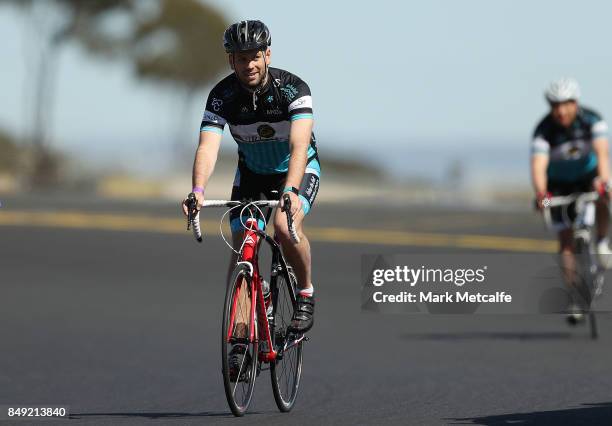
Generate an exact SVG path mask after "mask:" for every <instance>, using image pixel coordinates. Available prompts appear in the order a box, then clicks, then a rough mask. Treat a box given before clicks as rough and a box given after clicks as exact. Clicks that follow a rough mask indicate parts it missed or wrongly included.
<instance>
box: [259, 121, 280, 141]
mask: <svg viewBox="0 0 612 426" xmlns="http://www.w3.org/2000/svg"><path fill="white" fill-rule="evenodd" d="M275 133H276V131H275V130H274V129H273V128H272V127H271V126H269V125H267V124H262V125H261V126H259V127H258V128H257V134H258V135H259V136H261V137H262V138H264V139H268V138H271V137H272V136H274V134H275Z"/></svg>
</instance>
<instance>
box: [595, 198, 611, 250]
mask: <svg viewBox="0 0 612 426" xmlns="http://www.w3.org/2000/svg"><path fill="white" fill-rule="evenodd" d="M595 220H596V222H597V240H601V239H603V238H605V237H607V236H608V229H609V227H610V209H609V208H608V200H607V199H605V198H602V199H599V200H598V201H597V204H596V209H595Z"/></svg>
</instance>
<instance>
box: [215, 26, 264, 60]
mask: <svg viewBox="0 0 612 426" xmlns="http://www.w3.org/2000/svg"><path fill="white" fill-rule="evenodd" d="M271 44H272V36H270V30H269V29H268V27H266V24H264V23H263V22H261V21H240V22H236V23H235V24H232V25H230V26H229V28H228V29H227V30H225V34H223V47H224V48H225V51H226V52H227V53H234V52H240V51H243V50H252V49H261V50H264V49H266V48H267V47H268V46H270V45H271Z"/></svg>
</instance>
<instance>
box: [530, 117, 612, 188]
mask: <svg viewBox="0 0 612 426" xmlns="http://www.w3.org/2000/svg"><path fill="white" fill-rule="evenodd" d="M607 131H608V125H607V124H606V122H605V121H604V120H603V119H602V117H601V116H600V115H599V114H598V113H596V112H595V111H593V110H591V109H588V108H584V107H581V108H579V109H578V114H577V115H576V119H575V120H574V122H573V123H572V124H571V125H570V127H569V128H565V127H563V126H561V125H559V124H558V123H557V122H556V121H555V120H554V119H553V117H552V115H551V114H548V115H547V116H546V117H544V119H542V121H540V123H539V124H538V126H537V127H536V129H535V132H534V135H533V141H532V144H531V152H532V155H541V154H544V155H548V156H549V163H548V170H547V174H548V179H549V180H550V181H554V182H575V181H580V180H581V179H582V178H584V177H585V176H587V175H588V174H589V173H592V172H593V170H595V169H596V168H597V156H596V155H595V152H594V151H593V141H594V140H595V139H597V138H601V137H606V136H607Z"/></svg>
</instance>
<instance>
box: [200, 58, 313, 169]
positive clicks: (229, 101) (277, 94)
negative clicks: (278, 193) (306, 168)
mask: <svg viewBox="0 0 612 426" xmlns="http://www.w3.org/2000/svg"><path fill="white" fill-rule="evenodd" d="M268 72H269V76H268V82H267V83H266V85H265V86H264V87H262V88H260V89H259V90H257V91H254V92H251V91H249V90H247V89H245V88H244V87H243V86H242V85H241V84H240V82H239V81H238V78H237V77H236V75H235V74H231V75H229V76H227V77H226V78H224V79H223V80H221V82H220V83H219V84H217V85H216V86H215V87H214V88H213V89H212V91H211V92H210V95H209V97H208V101H207V103H206V111H205V112H204V118H203V119H202V124H201V126H200V131H202V132H217V133H222V132H223V128H224V127H225V124H226V123H227V124H228V125H229V129H230V132H231V134H232V136H233V137H234V139H235V140H236V142H237V143H238V154H239V156H240V158H241V160H242V161H244V163H245V165H246V166H247V167H248V168H249V169H250V170H251V171H253V172H255V173H259V174H276V173H286V172H287V170H288V168H289V156H290V152H289V130H290V128H291V122H292V121H294V120H299V119H302V118H312V116H313V115H312V97H311V95H310V89H309V87H308V85H307V84H306V83H304V82H303V81H302V80H301V79H300V78H299V77H297V76H295V75H293V74H291V73H290V72H287V71H284V70H281V69H278V68H268ZM315 155H316V142H315V137H314V134H312V136H311V142H310V146H309V148H308V157H309V158H310V157H314V156H315Z"/></svg>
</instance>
